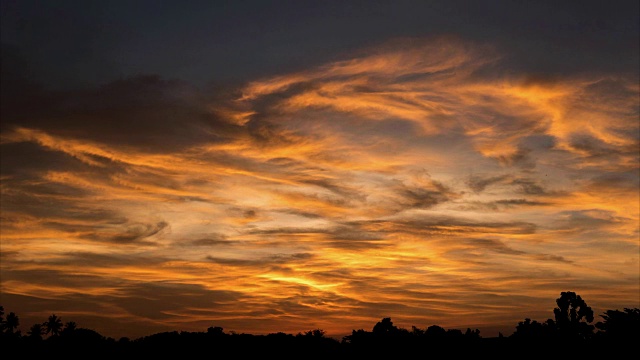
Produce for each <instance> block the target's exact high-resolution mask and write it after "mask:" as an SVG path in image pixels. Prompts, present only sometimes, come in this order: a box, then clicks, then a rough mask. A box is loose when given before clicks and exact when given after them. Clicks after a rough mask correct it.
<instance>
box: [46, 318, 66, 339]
mask: <svg viewBox="0 0 640 360" xmlns="http://www.w3.org/2000/svg"><path fill="white" fill-rule="evenodd" d="M44 327H45V330H46V334H50V335H52V336H57V335H59V334H60V330H61V329H62V320H60V318H59V317H57V316H56V315H55V314H52V315H51V316H49V319H48V320H47V321H46V322H45V323H44Z"/></svg>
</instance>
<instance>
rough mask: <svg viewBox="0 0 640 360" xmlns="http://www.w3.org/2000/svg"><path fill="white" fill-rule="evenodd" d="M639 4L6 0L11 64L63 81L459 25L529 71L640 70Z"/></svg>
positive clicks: (367, 42)
mask: <svg viewBox="0 0 640 360" xmlns="http://www.w3.org/2000/svg"><path fill="white" fill-rule="evenodd" d="M638 11H639V10H638V1H635V0H633V1H627V0H622V1H459V0H455V1H452V0H447V1H244V0H236V1H146V0H145V1H140V0H139V1H67V0H65V1H31V0H29V1H10V0H2V44H3V66H4V67H7V66H12V65H13V64H14V63H15V62H16V61H15V59H16V58H17V59H20V62H21V63H22V64H23V66H22V67H21V69H22V70H20V71H23V72H24V73H25V76H26V77H28V78H29V79H30V80H34V81H37V82H40V83H44V84H46V85H48V86H50V87H54V88H69V87H77V86H87V85H92V84H96V83H105V82H109V81H111V80H114V79H117V78H121V77H128V76H132V75H138V74H158V75H160V76H162V77H165V78H178V79H183V80H187V81H189V82H191V83H193V84H196V85H204V84H207V83H209V82H213V83H218V84H219V83H227V82H237V81H239V82H243V81H247V80H251V79H255V78H259V77H262V76H268V75H272V74H274V73H283V72H290V71H295V70H297V69H302V68H307V67H309V66H310V65H315V64H321V63H325V62H326V61H329V60H333V59H336V58H340V57H341V56H342V55H343V54H344V53H346V52H350V51H352V50H353V49H358V48H361V47H364V46H371V45H375V44H377V43H380V42H382V41H385V40H389V39H394V38H398V37H424V36H432V35H441V34H453V35H458V36H461V37H462V38H465V39H468V40H479V41H483V42H488V43H492V44H494V45H497V46H500V47H502V48H504V51H505V53H508V54H510V56H511V57H512V60H513V66H515V67H517V68H518V67H519V68H523V69H524V70H526V71H528V72H534V73H545V74H553V73H566V72H571V71H579V72H589V71H611V70H613V69H615V70H616V71H620V70H622V71H630V72H632V73H637V67H638V61H639V60H638V58H639V57H638V33H639V30H638V29H639V26H638ZM7 58H10V59H9V60H7ZM5 71H7V69H6V68H5ZM11 71H14V70H13V69H11ZM15 71H17V70H15Z"/></svg>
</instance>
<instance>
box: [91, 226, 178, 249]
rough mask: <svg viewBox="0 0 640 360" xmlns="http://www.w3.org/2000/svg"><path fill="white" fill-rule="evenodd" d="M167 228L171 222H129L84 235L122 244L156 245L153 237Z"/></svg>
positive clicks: (97, 239) (92, 238)
mask: <svg viewBox="0 0 640 360" xmlns="http://www.w3.org/2000/svg"><path fill="white" fill-rule="evenodd" d="M165 229H170V226H169V223H167V222H166V221H159V222H156V223H140V222H127V223H126V224H123V225H122V226H120V227H117V228H113V227H102V229H100V230H99V231H95V232H92V233H89V234H87V235H84V236H83V237H85V238H87V239H91V240H95V241H102V242H109V243H113V244H121V245H127V244H132V245H156V243H155V241H153V240H151V238H153V237H154V236H156V235H159V234H160V233H162V231H163V230H165Z"/></svg>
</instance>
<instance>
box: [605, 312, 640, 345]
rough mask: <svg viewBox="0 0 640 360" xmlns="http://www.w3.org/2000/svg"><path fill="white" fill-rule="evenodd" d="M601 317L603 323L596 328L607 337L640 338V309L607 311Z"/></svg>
mask: <svg viewBox="0 0 640 360" xmlns="http://www.w3.org/2000/svg"><path fill="white" fill-rule="evenodd" d="M600 316H601V317H602V319H603V321H601V322H598V323H596V327H597V328H598V329H599V330H601V331H602V332H604V334H605V335H606V336H607V337H609V338H612V337H616V338H624V339H638V338H640V309H638V308H633V309H629V308H624V311H620V310H607V311H605V312H604V314H602V315H600Z"/></svg>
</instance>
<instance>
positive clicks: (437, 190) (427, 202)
mask: <svg viewBox="0 0 640 360" xmlns="http://www.w3.org/2000/svg"><path fill="white" fill-rule="evenodd" d="M432 184H433V186H434V188H433V189H425V188H422V187H413V186H404V187H403V188H402V189H400V190H399V195H400V196H402V199H403V203H404V204H403V205H405V206H408V207H410V208H422V209H428V208H431V207H433V206H435V205H438V204H440V203H443V202H446V201H449V200H450V199H451V198H452V197H453V192H452V191H451V190H450V189H449V188H447V187H446V186H444V185H443V184H441V183H439V182H437V181H434V182H433V183H432Z"/></svg>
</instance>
